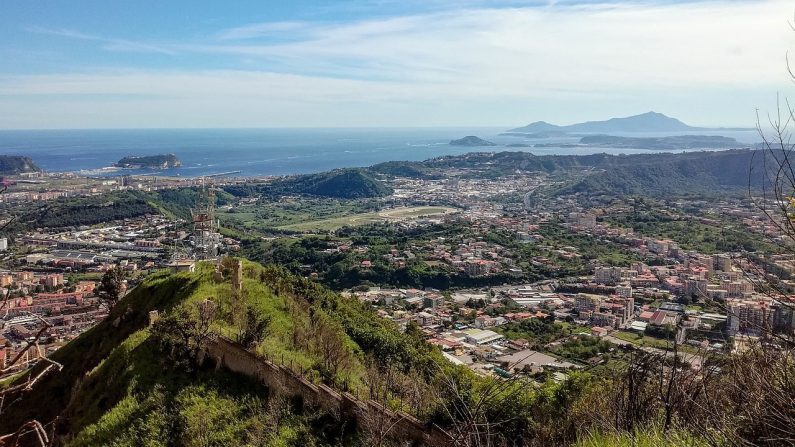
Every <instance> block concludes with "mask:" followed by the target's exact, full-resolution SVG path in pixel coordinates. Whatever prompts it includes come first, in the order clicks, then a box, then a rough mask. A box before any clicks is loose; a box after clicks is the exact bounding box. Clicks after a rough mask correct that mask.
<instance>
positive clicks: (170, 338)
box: [152, 300, 217, 371]
mask: <svg viewBox="0 0 795 447" xmlns="http://www.w3.org/2000/svg"><path fill="white" fill-rule="evenodd" d="M216 314H217V306H216V305H215V303H214V302H212V301H210V300H205V301H202V302H201V303H196V305H195V306H190V305H188V304H182V305H180V306H178V307H176V308H175V309H173V310H172V311H170V312H169V313H168V314H166V315H165V316H163V317H161V318H160V319H158V320H157V322H155V324H154V326H153V327H152V335H153V337H154V339H155V341H156V343H157V344H158V346H159V347H160V350H161V351H163V352H164V353H165V354H166V355H168V357H169V359H170V360H171V361H172V365H173V366H176V367H179V368H184V369H186V370H188V371H190V370H192V367H193V363H194V361H195V360H196V358H197V357H198V355H199V352H200V351H201V349H202V347H203V345H204V343H205V341H206V340H208V339H210V338H211V337H212V336H213V332H212V325H213V323H214V322H215V319H216Z"/></svg>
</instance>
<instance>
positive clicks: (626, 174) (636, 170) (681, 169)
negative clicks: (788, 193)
mask: <svg viewBox="0 0 795 447" xmlns="http://www.w3.org/2000/svg"><path fill="white" fill-rule="evenodd" d="M763 158H764V157H763V156H759V157H756V158H754V157H753V152H751V151H725V152H700V153H696V154H687V156H686V155H685V154H682V155H680V156H672V157H670V158H668V159H661V160H657V161H656V162H647V163H643V162H640V161H641V160H638V161H639V162H638V163H631V164H630V163H624V164H620V165H615V166H610V167H606V169H605V170H604V171H602V172H598V173H595V174H593V175H590V176H588V177H586V178H585V179H583V180H580V181H578V182H576V183H574V184H573V185H571V186H569V187H567V188H564V189H562V190H560V191H558V194H567V193H577V192H588V193H590V194H594V193H603V194H610V195H648V196H669V195H680V196H681V195H688V194H704V195H718V194H726V193H738V192H743V193H746V192H747V190H748V187H749V186H750V187H753V188H756V187H759V186H761V183H760V180H761V179H762V178H763V176H761V175H758V173H759V172H761V170H762V169H763V168H764V167H763V163H762V159H763ZM752 170H753V172H756V173H757V175H753V176H751V175H750V174H751V172H752ZM749 181H750V183H749Z"/></svg>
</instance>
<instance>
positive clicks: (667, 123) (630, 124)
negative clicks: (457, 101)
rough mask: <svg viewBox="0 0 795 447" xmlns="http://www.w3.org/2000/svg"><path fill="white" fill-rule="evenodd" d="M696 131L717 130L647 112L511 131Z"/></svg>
mask: <svg viewBox="0 0 795 447" xmlns="http://www.w3.org/2000/svg"><path fill="white" fill-rule="evenodd" d="M694 130H715V129H708V128H704V127H693V126H688V125H687V124H685V123H683V122H682V121H679V120H678V119H676V118H671V117H669V116H665V115H663V114H662V113H657V112H646V113H643V114H640V115H634V116H628V117H625V118H611V119H609V120H606V121H588V122H585V123H577V124H571V125H568V126H558V125H555V124H550V123H547V122H545V121H536V122H534V123H531V124H528V125H527V126H523V127H518V128H516V129H511V130H509V131H508V132H513V133H547V132H572V133H585V132H588V133H609V132H685V131H694ZM721 130H753V129H750V128H748V129H746V128H721Z"/></svg>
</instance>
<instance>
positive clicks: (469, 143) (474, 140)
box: [450, 135, 497, 147]
mask: <svg viewBox="0 0 795 447" xmlns="http://www.w3.org/2000/svg"><path fill="white" fill-rule="evenodd" d="M496 145H497V144H496V143H492V142H491V141H486V140H484V139H482V138H479V137H476V136H474V135H469V136H466V137H464V138H460V139H458V140H453V141H451V142H450V146H466V147H485V146H496Z"/></svg>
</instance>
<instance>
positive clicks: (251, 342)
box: [237, 306, 271, 349]
mask: <svg viewBox="0 0 795 447" xmlns="http://www.w3.org/2000/svg"><path fill="white" fill-rule="evenodd" d="M270 324H271V316H270V315H265V314H263V313H262V311H260V310H259V309H257V308H255V307H253V306H249V307H248V308H247V309H246V315H245V318H244V319H243V324H242V325H241V328H240V331H239V332H238V335H237V342H238V343H240V344H241V345H243V346H245V347H246V349H250V348H252V347H254V346H255V345H256V344H257V343H259V342H261V341H262V340H264V339H265V337H266V336H267V335H268V327H269V326H270Z"/></svg>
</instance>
